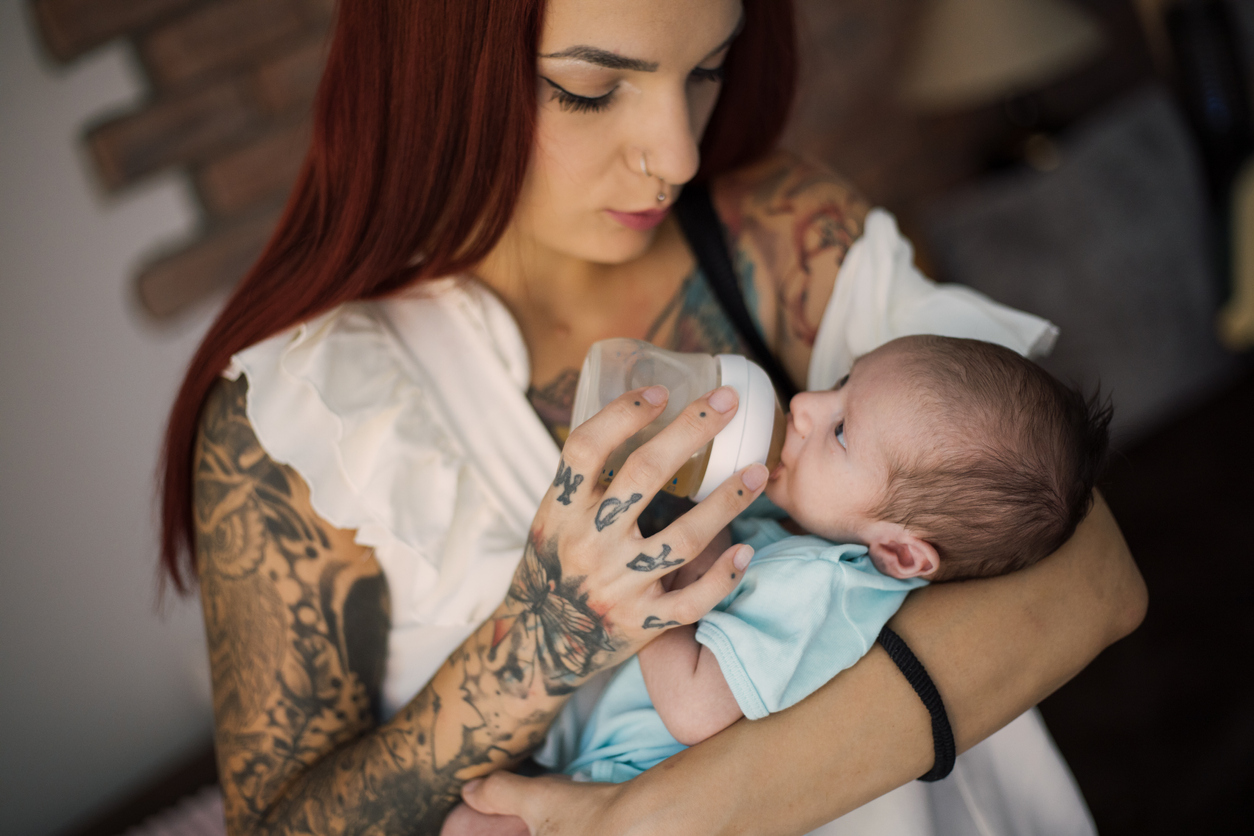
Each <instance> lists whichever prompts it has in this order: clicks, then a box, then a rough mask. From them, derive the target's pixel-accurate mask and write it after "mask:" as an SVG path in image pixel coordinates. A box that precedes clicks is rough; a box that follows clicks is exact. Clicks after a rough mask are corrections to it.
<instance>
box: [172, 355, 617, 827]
mask: <svg viewBox="0 0 1254 836" xmlns="http://www.w3.org/2000/svg"><path fill="white" fill-rule="evenodd" d="M246 391H247V384H246V383H245V381H243V380H242V379H241V380H240V381H238V382H235V383H228V382H222V383H220V384H219V385H218V386H217V388H216V389H215V390H214V392H213V394H212V395H211V397H210V398H209V400H208V401H207V403H206V406H205V411H204V414H203V416H202V419H201V435H200V439H199V442H198V447H197V451H196V462H195V491H194V502H195V514H196V525H197V532H198V540H197V559H198V564H199V567H200V579H201V596H202V600H203V605H204V615H205V627H206V635H207V638H208V645H209V655H210V662H211V667H212V672H213V691H214V712H215V727H216V737H217V749H218V763H219V772H220V775H221V779H222V788H223V795H224V800H225V807H226V816H227V823H228V829H229V830H230V832H231V833H233V834H243V833H287V834H332V833H335V834H344V833H371V834H393V833H395V834H401V833H405V834H414V833H417V834H425V833H431V834H435V833H438V832H439V829H440V825H441V823H442V821H443V819H444V816H445V814H446V813H447V812H448V810H449V809H450V808H451V807H452V805H453V804H455V803H456V802H457V800H458V792H459V789H460V786H461V784H462V783H463V782H465V781H467V780H469V779H470V778H472V777H475V776H476V775H480V774H484V773H486V772H488V771H491V770H492V769H495V768H498V767H499V766H502V765H508V764H511V763H513V762H516V761H518V760H520V759H521V758H522V757H524V756H525V754H526V753H527V752H528V751H530V750H531V749H532V748H534V747H535V746H537V745H538V744H539V742H540V741H541V740H542V738H543V735H544V732H545V730H546V728H547V726H548V723H549V722H550V720H551V718H552V715H553V714H554V713H555V712H556V710H557V709H558V708H559V707H560V705H561V700H560V699H558V698H553V697H551V696H549V693H550V692H553V691H555V690H558V689H560V688H561V687H565V684H566V682H567V681H568V680H571V679H572V678H574V677H576V676H578V675H579V674H580V671H582V672H583V673H586V672H587V670H586V667H587V665H586V663H584V664H580V663H579V662H578V660H577V659H573V657H572V656H571V654H570V651H569V650H568V644H569V640H567V639H564V638H562V637H561V636H557V635H556V634H552V635H551V634H550V633H548V632H547V631H546V625H545V624H543V623H542V622H543V620H544V618H543V617H542V616H541V615H540V613H541V612H542V611H543V612H547V611H548V610H549V609H553V608H556V609H558V610H559V611H561V612H563V614H565V611H566V608H573V609H574V610H575V611H577V612H578V611H579V608H580V607H583V608H584V610H587V608H586V603H585V602H584V601H583V600H582V599H581V598H580V597H579V596H578V595H577V594H576V593H575V592H574V589H575V588H577V585H578V584H577V579H576V580H575V582H573V583H572V582H563V581H562V579H561V578H560V570H559V571H558V573H557V574H554V575H545V576H544V583H545V584H546V586H545V591H546V592H545V595H542V596H533V597H532V598H531V599H530V605H529V606H528V605H527V604H526V602H523V601H513V602H512V606H513V609H514V610H515V611H516V612H517V615H518V618H517V619H516V620H517V621H519V622H521V625H520V626H519V628H518V629H517V630H509V629H506V630H505V631H504V632H503V633H502V634H501V635H499V636H498V635H497V633H496V629H497V628H496V625H495V624H494V622H492V621H489V622H488V623H487V624H485V625H484V626H483V627H481V628H480V629H479V630H478V631H476V633H475V634H474V635H472V636H471V638H470V639H468V640H467V641H466V643H465V644H463V645H462V647H461V648H460V649H459V650H458V651H456V652H455V653H454V655H453V656H452V657H451V658H450V659H449V661H448V662H447V663H445V664H444V665H443V666H442V667H441V669H440V671H439V672H438V673H437V674H436V676H435V678H434V679H433V680H432V682H431V684H430V685H428V686H427V688H426V689H424V690H423V692H422V693H420V694H419V695H418V697H416V698H415V699H414V701H413V702H411V703H410V704H409V705H408V706H406V707H405V708H404V709H402V710H401V711H400V712H399V713H398V714H397V716H396V717H394V718H392V720H390V721H389V722H388V723H386V724H383V725H379V717H378V710H379V700H380V693H381V686H382V681H383V673H384V664H385V661H386V651H387V637H388V629H389V614H388V607H389V603H388V592H387V585H386V582H385V580H384V578H383V575H382V573H381V571H380V569H379V565H378V563H377V562H376V561H375V560H374V558H373V556H371V555H370V554H369V552H368V551H367V550H365V549H363V548H362V547H360V546H358V545H357V544H355V543H354V542H353V537H352V532H347V531H342V530H339V529H335V528H333V527H332V526H329V525H328V524H327V523H326V522H325V521H323V520H322V519H320V518H319V517H318V516H317V515H316V514H315V513H314V512H313V510H312V508H311V507H310V505H309V496H308V489H307V487H306V486H305V485H304V483H303V482H302V481H301V480H300V477H299V476H297V475H296V474H295V473H294V472H293V471H291V470H289V469H288V468H285V467H283V466H282V465H279V464H277V463H275V462H274V461H273V460H271V459H270V458H269V457H268V456H267V455H266V454H265V452H264V451H263V450H262V449H261V447H260V445H259V444H258V442H257V439H256V436H255V435H254V434H253V432H252V428H251V427H250V426H249V424H248V420H247V417H246V415H245V410H244V406H245V393H246ZM539 559H541V558H539V557H538V556H537V560H539ZM550 580H551V581H552V586H551V587H549V586H548V585H547V584H548V583H549V581H550ZM548 599H552V601H553V602H554V603H552V604H549V605H547V606H546V604H545V600H548ZM557 602H561V603H557ZM507 603H511V602H507ZM587 612H591V611H590V610H587ZM563 617H565V615H564V616H563ZM576 627H580V625H576ZM580 635H582V637H583V639H584V641H585V642H586V644H587V647H588V648H589V651H588V652H589V653H595V652H597V651H598V650H599V649H601V648H604V647H607V646H609V640H608V637H607V636H606V634H605V631H604V629H603V627H601V625H600V622H599V621H597V622H596V624H595V625H592V626H589V627H587V628H583V633H582V634H580ZM527 639H530V642H531V644H530V646H528V645H527ZM537 668H538V669H539V670H540V672H541V675H540V676H539V679H541V680H543V686H544V687H540V683H537V689H536V690H535V691H532V690H531V689H529V688H528V687H526V686H525V685H524V684H523V683H522V680H523V679H524V678H526V676H527V672H528V671H530V670H535V669H537ZM533 678H534V677H533ZM550 680H552V682H550Z"/></svg>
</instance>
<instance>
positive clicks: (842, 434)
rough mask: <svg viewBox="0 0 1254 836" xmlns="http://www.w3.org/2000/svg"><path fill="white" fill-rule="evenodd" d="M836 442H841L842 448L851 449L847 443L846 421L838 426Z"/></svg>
mask: <svg viewBox="0 0 1254 836" xmlns="http://www.w3.org/2000/svg"><path fill="white" fill-rule="evenodd" d="M836 440H837V441H838V442H840V446H841V447H844V448H845V449H846V450H848V449H849V445H848V444H846V443H845V422H844V421H841V422H840V423H839V424H837V425H836Z"/></svg>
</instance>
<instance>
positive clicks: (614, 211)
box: [513, 0, 741, 264]
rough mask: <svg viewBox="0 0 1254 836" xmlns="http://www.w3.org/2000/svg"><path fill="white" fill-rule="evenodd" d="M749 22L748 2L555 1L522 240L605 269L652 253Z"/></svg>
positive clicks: (543, 51) (521, 209) (548, 17)
mask: <svg viewBox="0 0 1254 836" xmlns="http://www.w3.org/2000/svg"><path fill="white" fill-rule="evenodd" d="M740 19H741V4H740V0H549V2H548V3H547V10H546V14H545V20H544V30H543V34H542V36H541V40H540V52H539V56H538V57H537V78H536V94H537V96H538V104H539V116H538V120H537V125H536V142H535V148H534V151H533V155H532V160H531V165H530V167H529V168H528V172H527V177H526V180H525V182H524V185H523V190H522V194H521V196H520V199H519V203H518V207H517V209H516V211H515V215H514V224H513V225H514V227H515V232H516V233H517V234H518V235H519V236H520V237H521V238H522V239H523V240H525V241H527V242H529V243H530V244H532V245H535V246H538V247H540V248H541V249H542V250H547V251H549V252H551V253H552V254H554V255H560V256H567V257H573V258H577V259H581V260H586V261H592V262H597V263H602V264H619V263H623V262H626V261H630V260H632V259H634V258H636V257H637V256H639V255H641V254H642V253H644V251H645V250H646V249H647V248H648V246H649V244H650V243H651V241H652V240H653V234H654V230H655V229H656V227H657V224H659V223H661V221H662V219H663V218H664V214H663V213H661V212H659V211H658V210H659V209H663V210H665V209H666V208H669V207H670V206H671V204H672V203H674V199H675V196H676V194H677V193H678V187H679V185H680V184H682V183H685V182H687V181H688V180H690V179H691V178H692V176H693V175H694V174H696V172H697V167H698V163H699V161H700V160H699V155H698V150H697V146H698V143H699V142H700V140H701V134H702V132H703V131H704V130H705V125H706V122H707V121H709V118H710V114H711V113H712V112H713V110H714V104H715V102H716V101H717V99H718V95H719V90H720V88H721V86H722V81H721V68H722V64H723V61H724V59H725V58H726V56H727V50H728V47H729V45H730V42H731V40H732V38H733V37H734V35H735V33H736V30H737V27H738V26H739V23H740ZM642 155H643V157H644V159H645V162H646V164H647V166H648V170H649V172H650V174H651V175H652V177H649V176H646V175H645V174H644V172H643V171H642V168H641V159H642ZM659 193H662V194H665V195H666V200H665V202H661V201H659V200H658V194H659ZM642 212H643V213H652V214H644V215H641V214H639V213H642Z"/></svg>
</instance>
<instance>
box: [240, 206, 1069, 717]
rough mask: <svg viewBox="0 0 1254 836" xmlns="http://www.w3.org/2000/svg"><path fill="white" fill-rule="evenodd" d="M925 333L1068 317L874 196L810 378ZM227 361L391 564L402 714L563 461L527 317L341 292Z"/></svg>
mask: <svg viewBox="0 0 1254 836" xmlns="http://www.w3.org/2000/svg"><path fill="white" fill-rule="evenodd" d="M919 333H932V334H943V335H949V336H963V337H974V338H979V339H985V340H988V341H990V342H996V343H1000V344H1002V345H1005V346H1007V347H1009V348H1012V349H1014V350H1016V351H1018V352H1020V353H1021V354H1025V355H1040V354H1044V353H1047V352H1048V351H1049V349H1050V348H1051V347H1052V345H1053V341H1054V339H1055V337H1056V336H1057V329H1056V328H1055V327H1054V326H1053V325H1051V324H1050V323H1048V322H1046V321H1044V320H1042V319H1039V318H1037V317H1034V316H1030V315H1028V314H1024V313H1020V312H1018V311H1014V310H1011V309H1009V308H1006V307H1004V306H1001V305H998V304H997V303H995V302H992V301H990V300H989V299H987V298H986V297H984V296H981V295H980V294H978V293H976V292H974V291H972V290H969V289H967V288H963V287H959V286H953V285H948V286H946V285H937V284H935V283H933V282H931V281H929V280H927V279H926V278H924V277H923V276H922V275H921V274H920V273H919V272H918V271H917V270H916V269H915V267H914V265H913V251H912V249H911V247H910V244H909V243H908V242H907V241H906V240H905V239H904V238H902V236H901V235H900V233H899V232H898V230H897V225H896V222H895V221H894V219H893V217H892V216H891V215H890V214H888V213H887V212H884V211H882V210H875V211H873V212H871V213H870V215H869V216H868V217H867V220H866V225H865V230H864V234H863V236H862V237H861V238H860V239H859V240H858V241H856V242H855V243H854V244H853V246H852V247H851V248H850V250H849V252H848V254H847V256H846V258H845V261H844V264H843V266H842V267H841V270H840V273H839V276H838V278H837V282H836V289H835V292H834V293H833V295H832V298H831V300H830V302H829V304H828V307H827V309H826V311H825V313H824V315H823V318H822V322H821V325H820V328H819V331H818V335H817V338H816V342H815V346H814V355H813V360H812V361H811V366H810V370H809V376H808V379H807V388H810V389H825V388H829V387H831V386H832V385H833V384H834V383H835V382H836V381H837V380H838V379H839V378H840V377H842V376H843V375H844V374H846V373H847V372H848V370H849V367H850V366H851V365H852V363H853V360H854V358H856V357H858V356H860V355H862V354H865V353H866V352H868V351H870V350H872V349H874V348H875V347H876V346H879V345H881V344H883V343H885V342H887V341H889V340H891V339H894V338H896V337H899V336H904V335H907V334H919ZM226 374H227V375H228V376H229V377H232V378H235V377H237V376H238V375H240V374H243V375H245V376H246V377H247V378H248V384H249V386H248V417H249V420H250V421H251V422H252V426H253V429H254V430H255V432H256V434H257V438H258V440H259V441H260V443H261V446H262V447H263V448H264V449H265V451H266V452H267V453H268V454H269V455H270V456H271V458H273V459H274V460H275V461H278V462H282V463H284V464H287V465H289V466H291V467H292V468H293V469H294V470H296V472H297V473H299V474H300V475H301V477H302V478H303V479H304V480H305V481H306V483H307V484H308V485H309V489H310V499H311V503H312V505H313V509H314V511H316V512H317V513H318V514H319V515H320V516H321V517H322V518H323V519H325V520H326V521H327V522H328V523H330V524H332V525H334V526H336V527H339V528H345V529H351V530H354V531H356V540H357V542H358V543H360V544H361V545H363V546H368V547H370V548H371V549H373V551H374V554H375V556H376V557H377V559H378V561H379V563H380V565H381V566H382V568H383V572H384V574H385V576H386V577H387V582H388V589H389V591H390V594H391V603H392V627H391V633H390V635H389V646H388V663H387V671H386V674H385V679H384V694H383V698H384V710H385V712H386V714H387V715H389V716H390V715H391V714H393V713H394V712H395V711H397V710H398V709H399V708H400V707H401V706H403V705H404V704H405V703H406V702H408V701H409V700H410V699H411V698H412V697H413V696H414V695H415V694H416V693H417V692H418V691H419V690H420V689H421V688H422V686H423V685H424V684H425V683H426V682H427V680H428V679H430V677H431V676H432V675H433V674H434V672H435V670H436V669H437V668H438V667H439V665H440V664H441V663H442V662H443V661H444V660H445V659H446V658H447V657H448V656H449V654H450V653H451V652H452V651H453V650H454V649H455V648H456V647H457V646H458V645H460V644H461V643H462V641H464V640H465V639H466V637H467V636H469V635H470V633H471V632H472V631H473V630H474V629H475V627H476V626H477V625H478V624H480V623H482V621H483V620H484V619H486V618H487V617H488V616H489V615H490V614H491V613H492V612H493V610H494V609H495V608H496V607H497V605H498V604H499V603H500V602H501V601H502V600H503V599H504V597H505V594H506V592H507V591H508V588H509V583H510V579H511V577H512V575H513V572H514V568H515V565H516V564H517V562H518V559H519V557H520V556H521V554H522V551H523V547H524V544H525V542H526V537H527V533H528V530H529V528H530V523H531V518H532V516H533V515H534V513H535V510H536V508H537V507H538V505H539V502H540V500H541V498H542V497H543V495H544V492H545V490H546V489H547V488H548V486H549V483H550V481H551V480H552V478H553V477H552V475H553V473H554V472H555V471H556V469H557V463H558V457H559V451H558V449H557V446H556V445H555V444H554V442H553V440H552V438H551V437H550V436H549V434H548V432H547V431H546V429H545V427H544V425H543V423H542V422H541V421H540V419H539V417H538V416H536V414H535V412H534V411H533V410H532V408H531V405H530V403H529V402H528V400H527V397H526V391H527V387H528V383H529V380H530V369H529V364H528V356H527V349H526V346H525V345H524V343H523V340H522V336H521V333H520V332H519V330H518V326H517V324H516V323H515V322H514V320H513V319H512V317H511V316H510V314H509V312H508V311H507V310H506V309H505V307H504V305H503V304H501V302H500V301H499V300H498V299H497V298H496V297H495V296H494V295H493V294H492V293H491V292H489V291H488V290H486V289H485V288H484V287H482V286H481V285H479V284H477V283H475V282H473V281H471V280H468V279H451V278H450V279H444V280H441V281H438V282H432V283H429V284H426V285H423V286H422V287H420V288H418V289H416V290H413V291H410V292H409V293H407V294H406V295H403V296H400V297H396V298H393V299H390V300H386V301H381V302H357V303H352V304H347V305H344V306H341V307H339V308H337V309H335V310H333V311H331V312H329V313H327V314H324V315H322V316H320V317H317V318H316V319H313V320H310V321H308V322H305V323H303V324H301V325H298V326H296V327H294V328H291V329H289V330H287V331H284V332H282V333H280V334H276V335H275V336H273V337H271V338H269V339H267V340H264V341H263V342H260V343H258V344H256V345H254V346H251V347H250V348H247V349H245V350H244V351H241V352H239V353H238V354H237V355H235V357H234V358H233V360H232V364H231V367H230V368H229V369H228V371H227V373H226Z"/></svg>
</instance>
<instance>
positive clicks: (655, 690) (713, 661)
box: [638, 624, 744, 746]
mask: <svg viewBox="0 0 1254 836" xmlns="http://www.w3.org/2000/svg"><path fill="white" fill-rule="evenodd" d="M638 657H639V659H640V672H641V673H642V674H643V675H644V685H645V688H647V689H648V691H649V699H650V700H652V702H653V707H654V708H655V709H657V713H658V716H659V717H661V718H662V723H663V724H665V726H666V730H667V731H669V732H670V733H671V735H672V736H673V737H674V738H675V739H676V740H678V741H679V742H680V743H682V744H684V745H685V746H695V745H696V744H698V743H700V742H701V741H702V740H705V739H706V738H707V737H710V736H712V735H715V734H718V733H719V732H721V731H722V730H723V729H725V728H727V727H728V726H730V725H731V724H732V723H734V722H736V721H737V720H739V719H740V718H741V717H743V716H744V713H743V712H742V711H741V710H740V705H739V704H738V703H737V702H736V698H735V696H733V695H732V691H731V687H730V686H729V685H728V684H727V678H726V677H724V676H723V669H722V668H721V667H719V664H718V659H717V658H715V656H714V654H713V653H712V652H711V651H710V649H709V648H708V647H705V646H703V645H701V644H699V643H698V642H697V628H696V627H695V626H693V625H691V624H689V625H686V626H683V627H674V628H672V629H670V630H667V631H666V632H665V633H663V634H662V635H660V636H658V637H657V638H656V639H654V640H653V641H652V642H651V643H649V644H647V645H645V646H644V648H642V649H641V651H640V653H639V654H638Z"/></svg>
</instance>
